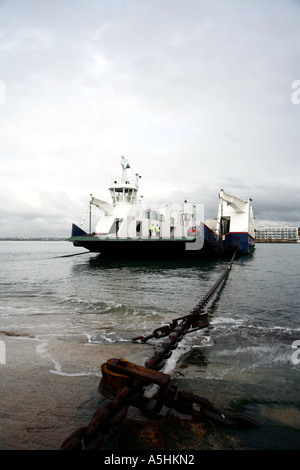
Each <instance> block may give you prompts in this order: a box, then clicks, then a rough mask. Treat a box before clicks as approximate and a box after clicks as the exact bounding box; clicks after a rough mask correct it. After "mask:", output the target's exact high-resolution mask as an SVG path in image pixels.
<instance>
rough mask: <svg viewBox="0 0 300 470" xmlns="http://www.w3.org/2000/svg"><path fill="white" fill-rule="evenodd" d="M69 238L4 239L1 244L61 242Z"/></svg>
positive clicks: (0, 240)
mask: <svg viewBox="0 0 300 470" xmlns="http://www.w3.org/2000/svg"><path fill="white" fill-rule="evenodd" d="M66 240H67V238H59V237H2V238H0V242H7V241H9V242H61V241H66Z"/></svg>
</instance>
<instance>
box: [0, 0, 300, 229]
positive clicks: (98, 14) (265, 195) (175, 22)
mask: <svg viewBox="0 0 300 470" xmlns="http://www.w3.org/2000/svg"><path fill="white" fill-rule="evenodd" d="M299 24H300V1H299V0H281V1H279V0H186V1H182V0H84V1H83V0H51V1H45V0H26V1H24V0H0V237H3V236H47V235H49V236H66V237H67V236H69V235H70V231H71V223H72V222H75V223H80V222H81V219H82V217H83V215H84V212H85V210H86V208H87V204H88V199H89V195H90V193H92V194H93V195H94V196H96V197H99V198H101V199H107V200H109V193H108V191H107V187H108V185H109V183H110V180H111V178H114V177H116V176H118V175H119V172H120V164H119V162H120V157H121V155H122V154H124V155H125V156H126V157H127V158H128V160H129V162H130V165H131V166H132V168H133V171H134V172H138V173H139V174H140V175H142V179H141V180H140V194H142V195H143V196H144V199H146V200H148V201H150V202H151V201H153V202H159V203H174V202H178V203H179V204H181V203H182V201H183V198H184V197H185V196H188V200H189V202H193V203H198V204H200V203H201V204H202V203H203V204H204V208H205V209H204V210H205V218H213V217H215V216H216V215H217V205H218V192H219V190H220V189H221V188H223V189H224V190H225V191H227V192H229V193H233V194H237V195H246V196H250V197H251V198H252V199H253V209H254V214H255V216H256V226H261V225H262V224H265V223H273V224H274V223H275V224H286V223H287V224H291V225H297V226H299V225H300V217H299V207H300V189H299V184H300V172H299V156H300V151H299V150H300V27H299ZM297 81H299V82H297ZM293 85H294V87H296V88H293ZM298 86H299V88H297V87H298ZM297 90H298V91H299V93H298V92H297ZM95 222H96V220H95Z"/></svg>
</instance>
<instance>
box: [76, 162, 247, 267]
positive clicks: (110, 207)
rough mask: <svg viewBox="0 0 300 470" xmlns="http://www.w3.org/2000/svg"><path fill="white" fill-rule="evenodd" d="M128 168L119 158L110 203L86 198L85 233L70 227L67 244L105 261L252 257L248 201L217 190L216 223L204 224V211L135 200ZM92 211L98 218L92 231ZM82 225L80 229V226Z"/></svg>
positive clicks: (136, 180)
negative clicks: (143, 258)
mask: <svg viewBox="0 0 300 470" xmlns="http://www.w3.org/2000/svg"><path fill="white" fill-rule="evenodd" d="M129 170H130V165H129V163H128V161H127V159H125V158H124V157H121V178H120V179H113V180H112V181H111V184H110V186H109V188H108V189H109V192H110V196H111V202H106V201H102V200H100V199H97V198H96V197H94V196H93V195H90V199H89V205H88V210H87V212H86V214H85V217H84V219H83V221H82V224H83V222H84V220H85V219H86V216H87V213H88V214H89V229H88V232H86V231H84V230H83V229H82V228H81V227H79V226H78V225H75V224H74V223H73V224H72V233H71V237H70V238H69V239H68V241H70V242H72V243H73V244H74V246H78V247H84V248H86V249H87V250H89V251H90V252H93V253H100V254H101V256H103V257H109V258H112V257H114V258H115V257H119V258H126V259H138V258H141V257H151V258H153V257H158V258H162V257H169V258H172V259H176V258H199V257H204V256H221V255H223V254H227V253H229V252H232V251H234V250H236V249H237V250H238V254H240V255H245V254H249V253H251V252H252V251H253V249H254V247H255V243H254V237H255V234H254V225H253V219H254V217H253V210H252V205H251V201H252V200H251V199H250V198H241V197H237V196H232V195H229V194H227V193H225V192H224V191H223V189H221V190H220V193H219V207H218V212H217V217H216V218H215V219H213V220H206V221H204V220H202V218H203V217H201V215H202V214H203V205H202V204H189V203H187V201H186V200H185V201H184V202H183V204H182V206H180V210H178V206H176V209H177V210H173V209H174V208H173V207H172V206H171V207H170V206H169V205H167V204H164V205H159V204H151V205H150V207H149V206H144V205H143V198H142V197H139V195H138V190H139V181H140V178H141V177H140V175H139V174H137V173H136V174H135V175H134V177H133V178H132V177H130V176H129V174H128V173H129ZM92 206H96V207H97V209H98V210H99V211H100V214H101V215H100V218H99V220H98V222H97V224H96V226H95V229H94V231H92V227H91V225H92V222H91V220H92ZM82 224H81V226H82Z"/></svg>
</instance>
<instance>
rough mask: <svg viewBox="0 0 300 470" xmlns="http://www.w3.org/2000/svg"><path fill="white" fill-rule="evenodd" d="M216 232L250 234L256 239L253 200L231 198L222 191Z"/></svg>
mask: <svg viewBox="0 0 300 470" xmlns="http://www.w3.org/2000/svg"><path fill="white" fill-rule="evenodd" d="M216 232H217V233H218V234H226V233H229V232H234V233H248V234H249V235H250V236H251V237H252V238H255V232H254V216H253V210H252V206H251V199H250V198H248V197H247V198H246V197H245V198H242V197H238V196H231V195H230V194H227V193H225V192H224V191H223V189H221V191H220V194H219V209H218V218H217V224H216Z"/></svg>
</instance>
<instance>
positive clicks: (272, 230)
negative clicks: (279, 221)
mask: <svg viewBox="0 0 300 470" xmlns="http://www.w3.org/2000/svg"><path fill="white" fill-rule="evenodd" d="M255 239H256V240H258V241H259V240H274V241H275V240H281V241H285V240H286V241H293V242H296V241H298V227H290V226H289V225H285V226H274V227H271V226H265V227H259V228H256V229H255Z"/></svg>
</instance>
